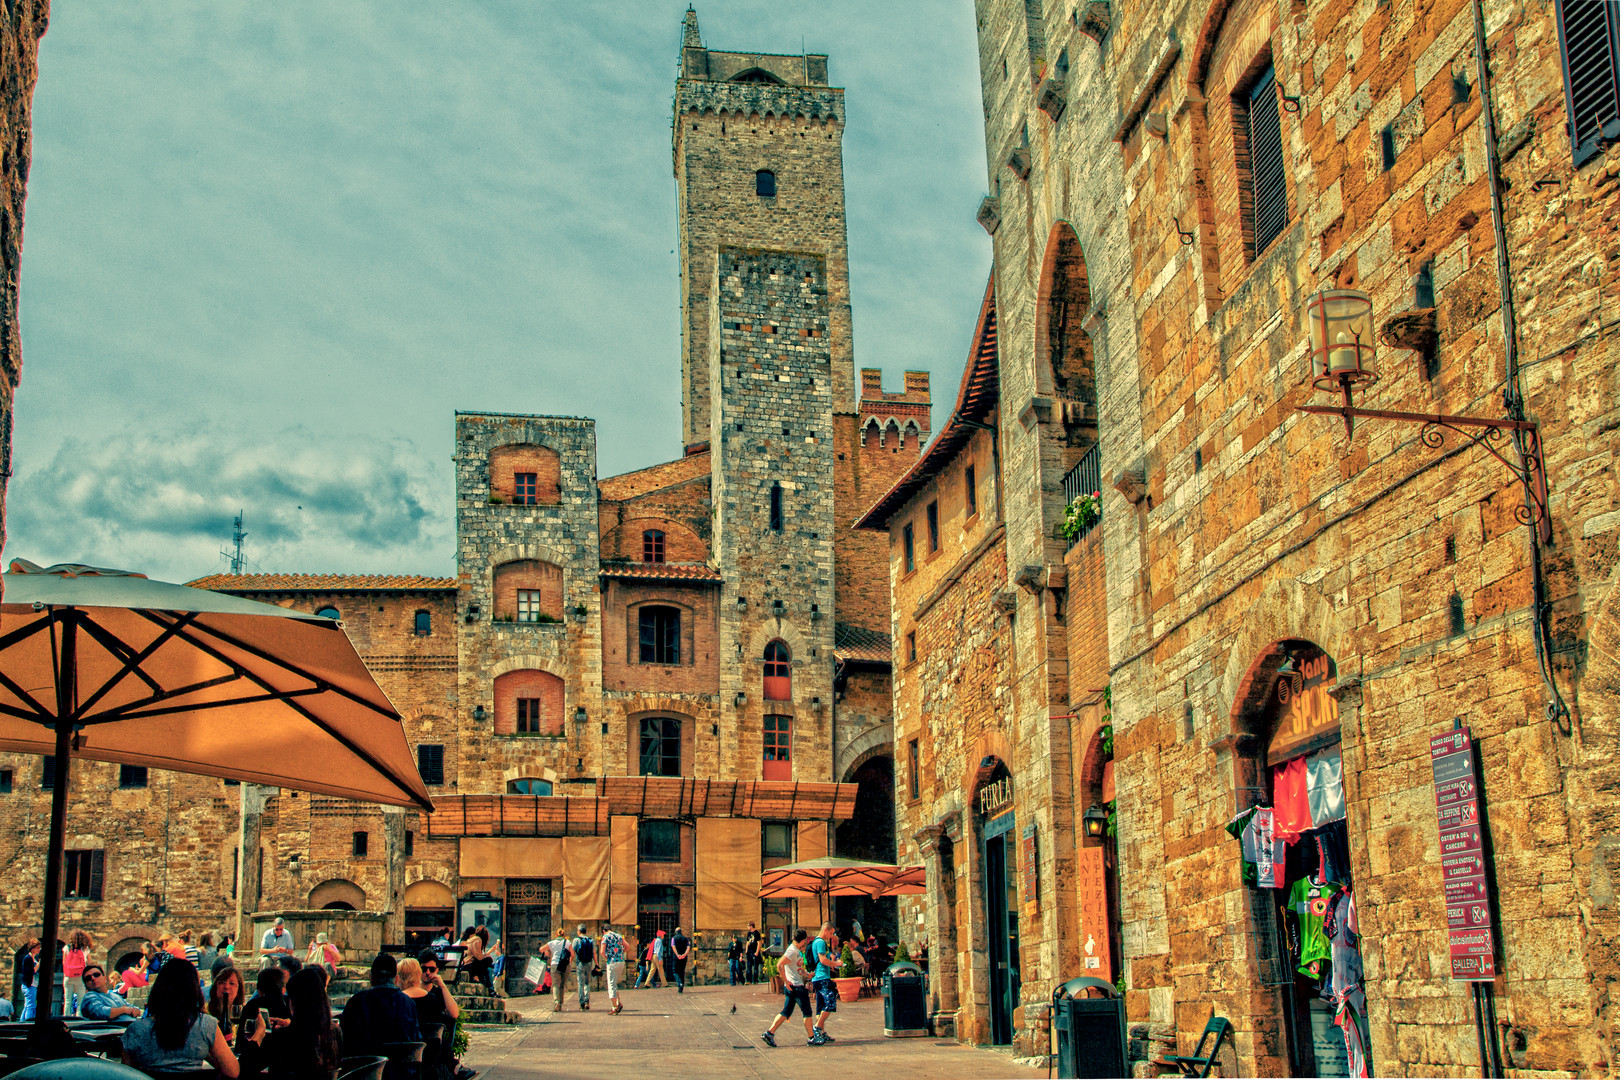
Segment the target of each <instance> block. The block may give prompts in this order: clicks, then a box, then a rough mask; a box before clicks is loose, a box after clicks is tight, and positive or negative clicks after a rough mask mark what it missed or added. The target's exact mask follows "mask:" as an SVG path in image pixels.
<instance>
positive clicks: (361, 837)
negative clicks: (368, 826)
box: [354, 832, 371, 859]
mask: <svg viewBox="0 0 1620 1080" xmlns="http://www.w3.org/2000/svg"><path fill="white" fill-rule="evenodd" d="M370 848H371V834H370V833H364V832H357V833H355V834H354V857H355V858H357V859H363V858H365V856H366V852H367V851H368V850H370Z"/></svg>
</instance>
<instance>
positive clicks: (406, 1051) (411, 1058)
mask: <svg viewBox="0 0 1620 1080" xmlns="http://www.w3.org/2000/svg"><path fill="white" fill-rule="evenodd" d="M377 1049H378V1050H380V1051H381V1052H382V1053H383V1054H384V1055H385V1056H386V1057H387V1058H388V1067H387V1068H386V1069H384V1070H383V1076H385V1077H387V1080H416V1078H417V1074H418V1072H419V1071H420V1066H421V1064H422V1051H423V1050H425V1049H427V1043H425V1042H391V1043H383V1044H382V1045H381V1046H379V1047H377Z"/></svg>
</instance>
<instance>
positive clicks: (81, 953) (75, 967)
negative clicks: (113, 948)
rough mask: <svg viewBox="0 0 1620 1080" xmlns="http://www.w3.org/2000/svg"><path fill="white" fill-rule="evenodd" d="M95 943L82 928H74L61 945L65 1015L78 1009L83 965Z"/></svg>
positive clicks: (81, 990)
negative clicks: (66, 940) (65, 941)
mask: <svg viewBox="0 0 1620 1080" xmlns="http://www.w3.org/2000/svg"><path fill="white" fill-rule="evenodd" d="M95 946H96V943H95V942H94V941H93V940H91V937H90V935H89V934H87V933H85V932H84V931H83V930H75V931H73V933H72V934H70V935H69V936H68V943H67V944H66V945H64V946H62V1003H63V1004H64V1005H65V1006H66V1008H65V1009H64V1010H63V1012H64V1014H65V1015H67V1016H74V1015H76V1014H77V1013H78V1011H79V999H80V998H82V997H83V996H84V965H85V963H86V962H87V961H88V960H89V959H90V950H91V949H93V948H95Z"/></svg>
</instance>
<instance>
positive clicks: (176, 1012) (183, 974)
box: [124, 957, 264, 1077]
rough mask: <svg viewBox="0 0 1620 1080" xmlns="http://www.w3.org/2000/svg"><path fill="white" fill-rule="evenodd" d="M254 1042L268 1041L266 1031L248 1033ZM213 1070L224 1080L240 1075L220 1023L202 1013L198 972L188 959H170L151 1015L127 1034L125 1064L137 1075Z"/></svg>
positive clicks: (156, 985)
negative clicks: (142, 1072)
mask: <svg viewBox="0 0 1620 1080" xmlns="http://www.w3.org/2000/svg"><path fill="white" fill-rule="evenodd" d="M245 1034H246V1037H247V1038H248V1039H251V1040H253V1041H255V1042H257V1041H259V1040H261V1039H263V1038H264V1025H263V1024H260V1025H258V1027H257V1028H256V1029H255V1030H254V1031H251V1032H247V1033H245ZM204 1061H206V1062H208V1063H209V1064H211V1065H213V1066H214V1070H215V1072H217V1073H218V1074H219V1075H220V1076H225V1077H235V1076H238V1075H240V1072H241V1067H240V1066H239V1065H238V1064H237V1061H236V1055H235V1054H233V1053H231V1048H230V1047H229V1046H227V1045H226V1044H225V1035H224V1033H222V1032H221V1031H220V1029H219V1022H218V1021H217V1020H215V1019H214V1018H213V1017H212V1016H209V1015H208V1014H207V1013H205V1012H204V1011H203V996H202V983H201V982H200V981H199V980H198V979H197V969H196V968H194V967H192V966H191V962H190V961H189V960H186V959H185V958H183V957H175V958H172V959H170V960H169V961H168V962H167V963H165V964H164V965H163V970H162V971H159V972H158V974H157V978H155V979H153V980H152V990H151V993H149V994H148V995H147V998H146V1015H145V1016H143V1017H141V1018H140V1019H139V1020H137V1021H135V1022H134V1023H133V1024H131V1025H129V1030H128V1031H126V1032H124V1064H126V1065H133V1066H135V1067H136V1068H138V1069H145V1070H148V1071H150V1070H153V1069H174V1068H178V1067H184V1066H189V1065H201V1064H202V1063H203V1062H204Z"/></svg>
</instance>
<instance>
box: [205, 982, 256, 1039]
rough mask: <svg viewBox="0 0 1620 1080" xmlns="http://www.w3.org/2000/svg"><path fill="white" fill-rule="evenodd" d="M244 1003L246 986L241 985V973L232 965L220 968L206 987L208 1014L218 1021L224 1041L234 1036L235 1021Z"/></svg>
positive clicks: (238, 1017)
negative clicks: (210, 983)
mask: <svg viewBox="0 0 1620 1080" xmlns="http://www.w3.org/2000/svg"><path fill="white" fill-rule="evenodd" d="M246 1004H247V987H245V986H243V985H242V973H241V972H240V971H237V970H236V969H235V968H234V967H227V968H223V969H221V970H220V972H219V974H217V975H215V976H214V981H213V983H212V985H210V986H209V987H208V1015H209V1016H212V1017H213V1018H214V1019H215V1020H217V1021H218V1022H219V1030H220V1031H222V1032H224V1033H225V1041H226V1042H230V1041H231V1039H232V1038H234V1037H235V1034H236V1027H237V1021H238V1020H239V1019H240V1018H241V1016H242V1007H243V1006H244V1005H246Z"/></svg>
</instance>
